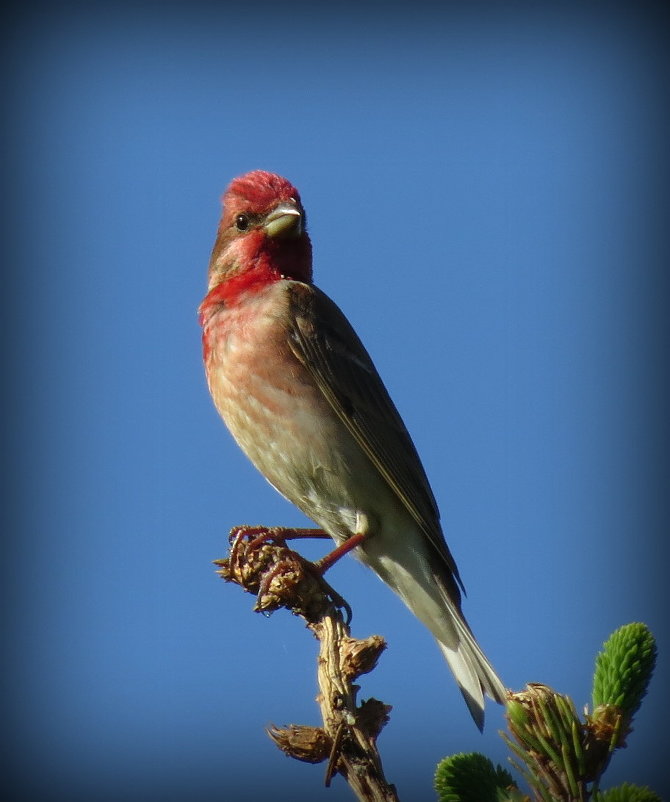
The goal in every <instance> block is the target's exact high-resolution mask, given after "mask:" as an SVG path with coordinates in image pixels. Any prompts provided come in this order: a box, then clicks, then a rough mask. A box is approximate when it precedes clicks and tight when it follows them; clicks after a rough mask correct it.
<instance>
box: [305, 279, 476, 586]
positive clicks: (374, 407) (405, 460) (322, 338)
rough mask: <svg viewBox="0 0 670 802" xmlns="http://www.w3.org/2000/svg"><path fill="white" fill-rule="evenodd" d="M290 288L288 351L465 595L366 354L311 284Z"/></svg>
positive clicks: (410, 450) (414, 458) (431, 501)
mask: <svg viewBox="0 0 670 802" xmlns="http://www.w3.org/2000/svg"><path fill="white" fill-rule="evenodd" d="M290 285H291V286H290V297H291V315H290V316H289V318H290V320H291V328H290V329H289V345H290V348H291V350H292V351H293V353H294V355H295V356H296V358H297V359H298V360H299V361H300V362H301V363H302V364H303V365H304V366H305V367H306V368H307V369H308V370H309V371H310V373H311V375H312V377H313V378H314V381H315V382H316V384H317V386H318V387H319V389H320V390H321V392H322V393H323V395H324V396H325V398H326V399H327V400H328V402H329V403H330V404H331V406H332V408H333V410H334V411H335V412H336V413H337V415H338V416H339V418H340V419H341V420H342V421H343V423H344V424H345V426H346V427H347V429H348V430H349V432H350V433H351V434H352V435H353V437H354V438H355V439H356V441H357V442H358V444H359V445H360V447H361V448H362V449H363V451H364V452H365V453H366V454H367V456H368V457H369V459H370V460H371V461H372V463H373V465H374V466H375V467H376V468H377V470H378V471H379V473H380V474H381V475H382V476H383V477H384V479H385V480H386V482H388V484H389V486H390V487H391V489H392V490H393V492H394V493H395V494H396V496H397V497H398V499H400V501H401V502H402V503H403V505H404V506H405V508H406V509H407V510H408V512H409V513H410V514H411V515H412V517H413V518H414V520H415V521H416V523H417V524H418V525H419V527H420V528H421V530H422V531H423V533H424V534H425V535H426V538H427V540H428V541H429V542H430V543H431V545H432V546H433V547H434V549H435V551H436V552H437V554H438V555H439V556H440V558H441V559H442V561H443V564H444V566H445V568H447V569H448V572H449V575H450V577H453V579H455V580H456V582H458V584H459V585H460V586H461V588H462V587H463V584H462V582H461V580H460V577H459V575H458V569H457V568H456V563H455V561H454V559H453V557H452V555H451V553H450V551H449V548H448V546H447V544H446V543H445V540H444V537H443V535H442V529H441V527H440V523H439V518H440V516H439V511H438V508H437V503H436V501H435V497H434V496H433V492H432V490H431V488H430V484H429V482H428V478H427V477H426V473H425V471H424V468H423V466H422V464H421V460H420V459H419V455H418V454H417V451H416V448H415V447H414V444H413V442H412V439H411V437H410V435H409V433H408V431H407V429H406V427H405V424H404V423H403V421H402V418H401V417H400V414H399V413H398V410H397V409H396V407H395V405H394V403H393V401H392V400H391V397H390V396H389V394H388V391H387V390H386V387H385V386H384V384H383V382H382V380H381V378H380V376H379V374H378V373H377V370H376V368H375V366H374V364H373V362H372V360H371V359H370V356H369V354H368V352H367V351H366V350H365V347H364V346H363V344H362V343H361V341H360V339H359V338H358V336H357V334H356V332H355V331H354V329H353V328H352V326H351V324H350V323H349V321H348V320H347V319H346V317H345V316H344V314H343V313H342V312H341V311H340V309H339V308H338V307H337V306H336V304H335V303H333V301H331V300H330V298H328V297H327V296H326V295H325V294H324V293H322V292H321V291H320V290H319V289H317V288H316V287H314V286H312V285H308V284H303V283H301V282H290ZM449 584H453V582H452V583H449ZM454 590H455V592H456V594H457V593H458V590H457V588H455V587H454Z"/></svg>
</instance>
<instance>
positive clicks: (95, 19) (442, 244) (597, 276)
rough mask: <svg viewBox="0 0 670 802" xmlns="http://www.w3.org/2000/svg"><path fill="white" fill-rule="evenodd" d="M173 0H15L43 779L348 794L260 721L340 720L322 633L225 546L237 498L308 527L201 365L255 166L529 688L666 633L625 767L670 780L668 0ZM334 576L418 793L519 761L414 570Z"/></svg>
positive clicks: (14, 132)
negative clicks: (226, 204)
mask: <svg viewBox="0 0 670 802" xmlns="http://www.w3.org/2000/svg"><path fill="white" fill-rule="evenodd" d="M158 8H159V7H158V6H141V5H131V4H129V5H127V6H122V5H109V6H107V5H105V4H97V5H94V6H93V7H92V8H91V7H89V6H87V5H81V6H78V5H61V4H59V3H52V4H48V5H45V6H42V5H39V4H31V3H27V4H24V5H23V6H22V7H21V11H16V12H13V17H12V19H11V25H10V36H9V40H10V44H9V65H10V76H11V82H10V89H9V94H8V97H9V108H10V114H9V119H10V143H9V150H8V153H9V157H10V164H11V165H12V166H11V168H10V169H11V181H10V189H9V190H8V192H7V197H8V201H9V202H8V204H7V209H6V212H5V214H6V222H7V231H8V237H7V241H6V242H7V244H8V246H9V248H10V249H11V260H10V261H9V262H8V263H7V271H8V273H9V274H11V277H12V281H11V282H10V287H11V295H10V296H9V298H8V310H7V313H6V316H5V321H6V333H7V336H8V343H9V347H10V351H11V353H12V354H14V356H15V357H16V358H15V363H14V367H15V380H14V382H13V387H14V390H15V393H14V395H13V397H12V398H11V399H10V407H9V409H10V416H9V417H10V421H11V423H12V426H11V432H10V446H11V448H10V452H11V453H12V455H13V462H12V467H11V470H10V472H9V477H8V485H7V488H8V499H9V505H8V510H9V511H10V513H11V531H12V535H13V536H12V537H11V546H12V548H11V550H10V551H9V555H10V556H9V559H8V561H7V568H8V570H7V579H6V581H5V591H6V599H7V602H6V604H7V609H9V610H11V611H12V614H11V616H10V642H11V655H12V657H11V660H10V663H9V674H8V677H9V689H10V698H11V701H12V704H11V711H10V713H11V715H10V719H11V729H10V732H11V735H12V737H11V740H12V749H11V752H12V754H11V758H12V762H13V773H14V782H15V788H16V789H17V799H18V798H21V799H28V798H30V799H36V798H39V799H40V800H43V801H44V802H51V800H60V799H65V798H67V799H68V800H70V802H77V801H78V800H84V799H85V800H88V801H89V802H90V801H91V800H93V801H94V802H98V800H100V801H102V800H110V802H111V801H113V802H117V801H118V800H128V802H135V800H142V801H143V802H145V801H146V802H150V801H151V800H159V799H160V800H161V801H162V802H168V801H171V800H175V802H177V801H178V800H186V799H188V800H194V801H197V800H201V799H202V800H204V799H208V800H210V799H216V798H222V799H235V800H239V801H240V802H242V801H243V800H250V801H251V800H256V799H259V798H262V797H263V796H264V794H265V793H266V792H267V789H268V788H269V787H271V786H270V784H271V785H272V786H273V787H275V788H280V789H282V790H283V791H284V792H285V795H286V798H287V799H292V800H296V801H297V802H301V801H302V800H322V799H323V800H331V802H335V800H340V799H341V800H344V799H349V798H350V794H349V791H348V789H347V788H346V786H345V785H344V783H343V782H342V781H341V779H338V780H336V781H335V783H334V786H333V787H332V788H331V789H324V788H323V786H322V776H323V767H310V766H307V765H303V764H300V763H297V762H293V761H290V760H288V759H286V758H284V757H283V756H282V755H281V754H280V753H279V752H278V751H277V750H276V749H275V748H274V746H272V744H271V743H270V742H269V740H268V739H267V737H266V736H265V734H264V732H263V729H264V727H265V726H266V725H268V724H269V723H275V724H279V725H281V724H286V723H290V722H293V723H305V724H310V723H311V724H315V723H317V722H318V710H317V707H316V705H315V703H314V696H315V694H316V685H315V669H314V657H315V645H314V643H313V642H312V640H311V638H310V637H309V636H308V634H307V633H306V632H305V631H304V630H303V627H302V626H301V625H300V623H299V622H297V621H296V620H294V619H292V618H291V617H290V616H289V615H288V613H284V612H280V613H277V614H275V615H274V616H273V617H272V618H271V619H269V620H268V619H265V618H263V617H262V616H258V615H255V614H253V613H252V612H251V607H252V604H253V599H252V598H251V597H250V596H248V595H244V594H242V593H241V592H239V590H237V589H235V588H233V587H229V586H226V585H224V584H223V583H222V582H221V581H220V580H218V579H217V578H216V576H215V575H214V573H213V567H212V566H211V560H213V559H215V558H217V557H220V556H224V555H225V553H226V544H227V532H228V530H229V528H230V527H231V526H232V525H234V524H239V523H265V524H283V525H289V526H290V525H298V526H304V525H307V522H306V520H305V519H304V518H303V517H302V516H301V514H300V513H299V512H298V511H297V510H295V509H294V508H292V507H291V506H290V505H289V504H288V503H287V502H285V501H284V500H283V499H282V498H281V497H279V496H278V495H277V494H276V493H275V492H274V491H273V490H272V489H271V488H270V487H269V486H268V485H267V484H266V482H265V481H264V480H263V479H262V477H260V476H259V475H257V474H256V472H255V471H254V469H253V468H252V466H251V465H250V464H248V463H247V461H246V460H245V458H244V457H243V456H242V454H241V453H240V452H238V450H237V448H236V447H235V445H234V443H233V441H232V439H231V437H230V436H229V435H228V433H227V432H226V430H225V428H224V426H223V424H222V423H221V422H220V421H219V419H218V417H217V415H216V413H215V411H214V409H213V406H212V404H211V402H210V399H209V396H208V393H207V389H206V385H205V381H204V377H203V371H202V365H201V359H200V333H199V329H198V326H197V322H196V312H195V310H196V308H197V305H198V303H199V301H200V299H201V297H202V295H203V293H204V288H205V274H206V267H207V261H208V258H209V252H210V249H211V246H212V243H213V239H214V234H215V229H216V225H217V220H218V216H219V209H220V207H219V197H220V195H221V193H222V192H223V190H224V188H225V186H226V185H227V183H228V182H229V181H230V179H231V178H233V177H234V176H236V175H239V174H241V173H244V172H246V171H247V170H250V169H254V168H259V167H260V168H263V169H269V170H273V171H276V172H279V173H281V174H283V175H285V176H287V177H288V178H289V179H290V180H291V181H292V182H293V183H295V184H296V186H298V188H299V189H300V191H301V194H302V197H303V201H304V203H305V206H306V208H307V213H308V220H309V228H310V233H311V236H312V241H313V244H314V252H315V280H316V281H317V283H318V284H319V286H321V287H322V289H324V290H325V291H326V292H327V293H328V294H329V295H331V296H332V297H333V298H334V299H335V300H336V302H337V303H338V304H339V305H340V306H341V308H342V309H343V310H344V311H345V312H346V314H347V315H348V316H349V318H350V320H351V321H352V322H353V323H354V325H355V326H356V328H357V330H358V332H359V334H360V335H361V337H362V339H363V341H364V342H365V343H366V346H367V347H368V350H369V351H370V353H371V354H372V356H373V358H374V359H375V361H376V363H377V366H378V368H379V371H380V373H381V374H382V376H383V377H384V380H385V382H386V384H387V386H388V388H389V390H390V392H391V394H392V396H393V397H394V399H395V401H396V404H397V406H398V408H399V409H400V411H401V413H402V414H403V416H404V418H405V421H406V423H407V426H408V428H409V430H410V432H411V433H412V435H413V438H414V440H415V443H416V445H417V448H418V450H419V452H420V454H421V455H422V459H423V461H424V464H425V467H426V470H427V473H428V475H429V477H430V479H431V483H432V486H433V489H434V492H435V495H436V497H437V499H438V502H439V504H440V507H441V510H442V517H443V522H444V529H445V533H446V536H447V539H448V542H449V544H450V546H451V549H452V551H453V553H454V556H455V558H456V560H457V562H458V564H459V568H460V571H461V575H462V577H463V579H464V582H465V585H466V588H467V590H468V598H467V599H466V601H465V608H464V609H465V612H466V615H467V617H468V619H469V620H470V622H471V624H472V626H473V629H474V630H475V632H476V634H477V637H478V639H479V641H480V642H481V644H482V646H483V647H484V649H485V651H486V652H487V654H488V655H489V657H490V659H491V660H492V662H493V663H494V665H495V666H496V668H497V669H498V671H499V672H500V674H501V676H502V677H503V680H504V681H505V682H506V683H507V684H508V685H509V686H510V687H513V688H516V689H519V688H521V687H522V686H523V685H524V684H525V683H526V682H529V681H539V682H545V683H547V684H549V685H551V686H553V687H555V688H556V689H557V690H559V691H562V692H565V693H568V694H571V695H572V696H573V698H574V700H575V702H576V704H577V706H578V708H581V707H582V706H583V705H584V704H585V703H587V702H588V701H589V698H590V688H591V675H592V667H593V659H594V656H595V654H596V652H597V650H598V649H599V647H600V645H601V643H602V641H603V640H604V639H606V638H607V637H608V636H609V634H610V633H611V632H612V631H613V630H614V629H615V628H617V627H618V626H620V625H621V624H624V623H627V622H629V621H637V620H640V621H644V622H645V623H647V624H648V625H649V626H650V627H651V628H652V630H653V631H654V632H655V634H656V636H657V638H658V642H659V648H660V658H659V665H658V670H657V674H656V676H655V678H654V680H653V684H652V686H651V690H650V693H649V697H648V700H647V703H646V704H645V705H643V707H642V710H641V712H640V714H639V716H638V718H637V720H636V723H635V732H634V733H633V735H632V736H631V738H630V745H629V748H628V749H627V750H625V751H623V752H620V753H618V754H617V755H616V756H615V758H614V761H613V764H612V767H611V769H610V771H609V772H608V774H607V775H606V777H607V781H608V782H607V783H606V785H608V784H614V783H616V782H621V781H623V780H628V781H631V782H637V783H641V784H649V785H651V786H652V787H655V788H656V790H657V791H659V792H662V791H667V790H668V787H667V785H666V786H665V787H664V786H663V783H664V782H665V780H664V767H662V766H661V765H660V761H659V758H658V755H659V753H660V749H658V748H657V747H656V745H655V737H656V734H657V733H658V732H659V731H661V728H662V727H665V726H666V725H665V722H666V719H667V714H668V687H669V685H670V683H669V681H668V680H669V679H670V678H669V672H668V658H667V655H668V649H669V644H668V634H667V615H666V612H665V610H666V609H667V603H668V599H667V592H666V587H667V580H665V577H664V576H663V574H664V573H665V571H666V569H667V547H666V541H665V537H666V529H667V526H666V521H665V519H664V518H663V516H662V510H663V507H664V505H665V494H664V486H663V479H664V476H665V475H664V471H663V467H664V465H663V459H662V458H664V452H663V442H664V441H663V437H664V434H665V433H666V431H665V429H664V427H665V422H664V403H665V401H664V398H663V392H664V385H663V383H662V382H661V381H660V379H659V376H661V375H662V371H663V370H664V365H665V361H666V360H665V359H664V356H663V352H662V348H661V343H660V342H659V340H660V335H661V333H662V332H663V330H664V322H663V319H664V314H665V310H664V305H665V304H664V301H665V299H664V296H663V291H664V290H665V288H666V287H667V285H666V284H665V283H664V281H663V277H662V272H661V270H660V268H659V266H660V265H661V263H662V258H663V256H664V255H667V254H666V252H664V251H663V247H662V246H663V240H662V231H663V226H664V225H665V223H664V221H663V220H662V218H661V215H660V213H659V201H660V198H661V190H662V189H663V184H662V181H663V180H664V176H667V172H664V171H666V170H667V154H665V153H664V151H663V148H662V142H663V139H662V135H661V130H662V126H663V125H664V124H665V123H666V120H665V117H664V116H663V113H662V106H661V92H660V87H661V80H662V77H663V76H662V73H661V69H662V67H663V64H662V59H661V55H660V54H661V48H662V46H663V44H664V43H663V41H662V39H661V37H660V35H659V34H658V33H657V30H658V24H659V19H660V18H657V17H656V16H655V15H654V13H653V12H652V11H651V10H647V7H646V6H644V4H643V5H637V4H630V6H626V5H625V4H624V5H620V6H615V5H609V6H604V7H602V8H600V7H598V6H597V5H596V6H591V7H590V10H589V11H584V10H580V8H579V7H578V6H577V5H572V4H564V5H562V6H561V9H560V10H558V9H557V8H554V9H548V8H547V7H542V8H540V7H538V6H537V5H535V4H516V5H515V4H512V5H508V6H507V7H506V8H504V9H503V8H502V7H500V6H498V5H495V4H486V3H482V4H451V5H446V6H445V7H444V8H443V10H442V11H440V12H436V11H435V10H434V9H433V8H431V7H429V6H425V7H424V6H422V5H415V6H412V7H410V6H409V4H408V5H407V6H397V7H396V6H392V5H391V6H389V5H382V4H379V5H374V6H373V5H370V6H364V5H361V6H358V7H349V6H347V5H338V4H334V5H333V8H332V9H331V10H324V9H323V8H319V9H318V10H316V9H313V8H310V7H309V6H305V7H302V6H300V5H292V6H291V7H290V8H289V7H283V8H279V7H278V6H276V5H274V8H273V7H272V6H270V5H263V4H260V5H255V4H254V6H253V7H251V6H249V7H243V6H242V5H235V6H230V7H229V6H227V5H224V6H221V7H220V8H217V7H214V6H212V5H207V4H198V3H192V4H183V5H180V4H161V6H160V13H159V11H158ZM633 9H635V10H633ZM649 9H651V6H650V7H649ZM666 44H667V43H666ZM304 551H305V553H307V554H309V555H312V556H314V557H316V556H318V555H319V554H322V553H323V544H316V545H310V544H305V546H304ZM330 579H331V581H332V583H333V585H334V586H335V587H336V588H337V589H338V590H339V591H340V592H341V593H342V594H343V595H344V596H345V597H346V598H347V599H348V600H349V602H350V603H351V605H352V607H353V609H354V622H353V634H354V635H360V636H367V635H369V634H371V633H379V634H382V635H383V636H384V637H385V638H386V639H387V640H388V643H389V648H388V651H387V652H386V653H385V655H384V656H383V658H382V660H381V663H380V665H379V667H378V668H377V670H376V671H375V672H374V673H373V674H372V675H370V676H368V677H364V678H363V679H362V681H361V685H362V689H361V696H362V698H368V697H369V696H374V697H376V698H378V699H381V700H383V701H384V702H386V703H387V704H391V705H393V712H392V717H391V722H390V724H389V725H388V727H387V728H386V730H385V731H384V733H383V734H382V736H381V738H380V742H379V745H380V750H381V753H382V757H383V759H384V762H385V765H386V768H387V773H388V777H389V779H390V780H391V781H392V782H394V783H395V784H396V785H397V787H398V790H399V793H400V796H401V798H402V799H406V800H414V801H418V802H423V800H432V799H433V798H434V795H433V792H432V773H433V770H434V766H435V763H436V762H437V760H438V759H439V758H440V757H442V756H443V755H446V754H451V753H454V752H459V751H472V750H477V751H483V752H485V753H486V754H488V755H489V756H490V757H492V758H493V759H494V760H495V761H496V762H501V763H504V761H505V760H506V755H507V753H506V749H505V747H504V745H503V744H502V742H501V741H500V739H499V738H498V736H497V734H496V732H497V730H498V729H499V728H500V726H501V725H502V714H501V712H500V711H499V710H498V709H497V708H496V707H495V706H494V705H490V706H489V707H488V709H487V728H486V730H485V733H484V736H480V735H479V733H478V732H477V730H476V728H475V727H474V725H473V724H472V722H471V721H470V719H469V716H468V713H467V710H466V708H465V706H464V705H463V703H462V700H461V697H460V694H459V693H458V691H457V689H456V686H455V684H454V683H453V681H452V678H451V675H450V674H449V672H448V670H447V667H446V664H445V663H444V661H443V659H442V657H441V655H440V653H439V651H438V649H437V648H436V646H435V645H434V644H433V643H432V641H431V638H430V636H429V635H428V634H427V632H425V631H424V630H423V629H422V627H421V625H420V624H419V623H418V622H416V621H415V620H414V619H413V618H412V617H411V616H410V615H409V613H408V612H407V611H406V610H405V609H404V608H403V606H402V604H401V603H400V602H399V601H398V600H397V599H396V598H395V597H394V596H393V595H392V594H391V592H390V591H388V590H387V589H386V588H385V587H384V586H383V585H382V584H381V583H380V582H379V580H377V578H376V577H375V576H374V575H372V574H371V573H370V572H368V571H367V570H366V569H365V568H363V567H362V566H360V565H358V564H357V563H355V561H353V560H351V559H348V560H344V561H342V563H340V564H339V565H338V566H336V567H335V569H333V571H332V574H331V575H330Z"/></svg>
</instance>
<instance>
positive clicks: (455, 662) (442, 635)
mask: <svg viewBox="0 0 670 802" xmlns="http://www.w3.org/2000/svg"><path fill="white" fill-rule="evenodd" d="M371 540H374V539H371ZM371 551H372V550H371V549H370V548H369V547H366V550H365V552H366V553H365V559H364V561H365V562H366V563H367V564H368V565H369V566H370V567H371V568H372V569H373V570H374V571H375V573H376V574H378V576H379V577H380V578H381V579H382V580H383V581H384V582H386V584H388V585H389V586H390V587H391V588H392V589H393V590H394V591H395V592H396V593H397V594H398V596H400V598H401V599H402V600H403V601H404V602H405V604H406V605H407V606H408V607H409V609H410V610H411V611H412V613H414V615H415V616H416V617H417V618H418V619H419V620H420V621H421V622H423V623H424V624H425V625H426V626H427V627H428V629H429V630H430V631H431V632H432V634H433V636H434V637H435V638H436V640H437V642H438V644H439V646H440V648H441V649H442V652H443V654H444V656H445V657H446V659H447V663H448V664H449V668H450V669H451V672H452V673H453V675H454V678H455V679H456V682H457V683H458V687H459V688H460V690H461V693H462V694H463V698H464V699H465V703H466V704H467V706H468V710H469V711H470V714H471V715H472V718H473V719H474V721H475V724H476V725H477V727H478V728H479V729H480V730H482V729H483V727H484V694H486V695H488V696H490V697H491V699H493V700H494V701H496V702H499V703H500V704H504V703H505V697H506V690H505V686H504V685H503V683H502V681H501V680H500V678H499V677H498V675H497V674H496V672H495V670H494V668H493V666H492V665H491V663H489V661H488V660H487V658H486V656H485V655H484V652H483V651H482V649H481V647H480V646H479V644H478V643H477V641H476V640H475V636H474V635H473V634H472V631H471V630H470V627H469V626H468V624H467V622H466V620H465V618H464V617H463V614H462V613H461V610H460V600H459V597H458V590H457V589H456V588H455V583H454V582H453V581H452V582H451V583H450V582H449V581H448V580H447V579H446V578H443V577H441V576H440V575H438V574H436V573H435V572H434V571H432V570H431V568H430V567H429V565H428V563H427V561H426V559H425V557H423V556H422V555H420V554H418V553H417V552H416V551H412V550H411V549H406V550H403V551H404V554H402V555H400V554H397V553H396V554H394V558H395V559H393V558H391V559H389V556H388V555H383V556H382V555H380V554H374V553H371ZM399 557H400V559H398V558H399ZM450 585H453V586H454V587H453V588H451V587H450Z"/></svg>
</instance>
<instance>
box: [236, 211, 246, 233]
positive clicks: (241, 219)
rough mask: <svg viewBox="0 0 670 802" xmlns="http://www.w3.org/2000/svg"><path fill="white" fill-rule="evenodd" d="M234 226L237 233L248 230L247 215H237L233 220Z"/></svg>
mask: <svg viewBox="0 0 670 802" xmlns="http://www.w3.org/2000/svg"><path fill="white" fill-rule="evenodd" d="M235 225H236V227H237V230H238V231H246V230H247V229H248V228H249V215H247V214H238V215H237V217H236V218H235Z"/></svg>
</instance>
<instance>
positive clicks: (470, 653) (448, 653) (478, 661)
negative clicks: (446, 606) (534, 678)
mask: <svg viewBox="0 0 670 802" xmlns="http://www.w3.org/2000/svg"><path fill="white" fill-rule="evenodd" d="M450 612H451V613H452V623H453V624H454V626H455V629H456V633H457V638H456V642H455V644H454V645H453V646H452V645H450V644H447V643H443V642H442V641H439V640H438V644H439V646H440V649H441V650H442V653H443V654H444V656H445V658H446V660H447V663H448V664H449V668H450V669H451V673H452V674H453V675H454V677H455V679H456V682H457V683H458V687H459V688H460V691H461V693H462V694H463V698H464V699H465V704H466V705H467V706H468V710H469V711H470V714H471V716H472V718H473V719H474V721H475V724H476V725H477V727H478V728H479V729H480V730H483V728H484V694H486V695H487V696H490V697H491V699H493V700H494V701H496V702H499V703H500V704H504V703H505V695H506V691H505V686H504V685H503V684H502V681H501V680H500V678H499V677H498V675H497V674H496V672H495V670H494V669H493V666H492V665H491V664H490V663H489V661H488V660H487V659H486V656H485V655H484V653H483V652H482V650H481V648H480V646H479V644H478V643H477V641H476V640H475V638H474V636H473V634H472V632H471V631H470V629H469V627H468V626H467V624H466V623H465V621H464V620H463V618H462V617H461V616H460V615H459V614H457V613H455V612H453V611H452V610H451V608H450Z"/></svg>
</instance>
